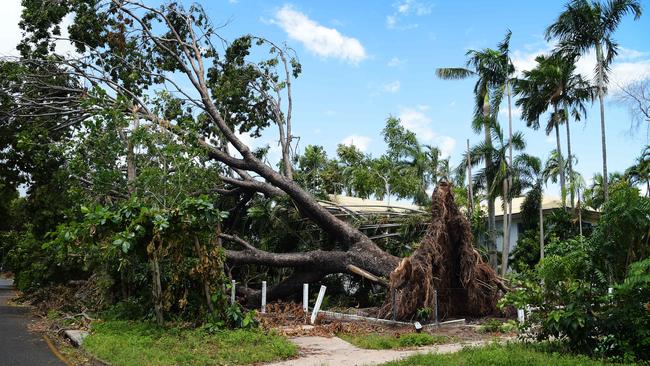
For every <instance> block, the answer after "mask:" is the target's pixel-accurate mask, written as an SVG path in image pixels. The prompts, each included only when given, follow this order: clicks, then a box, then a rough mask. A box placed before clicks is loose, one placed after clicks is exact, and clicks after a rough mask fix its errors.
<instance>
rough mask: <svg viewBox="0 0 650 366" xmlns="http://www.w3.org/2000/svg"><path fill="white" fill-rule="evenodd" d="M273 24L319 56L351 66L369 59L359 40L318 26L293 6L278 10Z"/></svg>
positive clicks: (332, 29)
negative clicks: (344, 62) (338, 60)
mask: <svg viewBox="0 0 650 366" xmlns="http://www.w3.org/2000/svg"><path fill="white" fill-rule="evenodd" d="M273 23H275V24H277V25H279V26H280V27H281V28H282V29H284V31H285V32H287V34H288V35H289V38H291V39H294V40H296V41H299V42H300V43H302V45H303V46H305V47H306V48H307V49H308V50H309V51H311V52H313V53H315V54H316V55H318V56H321V57H324V58H330V57H331V58H337V59H340V60H343V61H346V62H348V63H351V64H358V63H359V62H360V61H363V60H364V59H366V58H367V57H368V56H367V54H366V50H365V49H364V48H363V46H362V45H361V42H359V40H357V39H356V38H352V37H347V36H344V35H342V34H341V33H339V31H337V30H336V29H334V28H327V27H324V26H322V25H320V24H318V23H317V22H315V21H313V20H311V19H309V17H307V16H306V15H305V14H303V13H301V12H299V11H297V10H295V9H294V8H293V7H292V6H291V5H285V6H283V7H282V8H281V9H280V10H278V12H277V13H276V14H275V19H274V20H273Z"/></svg>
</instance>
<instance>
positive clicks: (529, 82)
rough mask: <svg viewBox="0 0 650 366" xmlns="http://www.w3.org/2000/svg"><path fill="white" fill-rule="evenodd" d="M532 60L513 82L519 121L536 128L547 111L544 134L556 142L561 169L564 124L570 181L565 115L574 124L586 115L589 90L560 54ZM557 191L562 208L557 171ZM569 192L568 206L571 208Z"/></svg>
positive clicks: (562, 172) (562, 173) (563, 186)
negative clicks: (531, 67) (531, 64)
mask: <svg viewBox="0 0 650 366" xmlns="http://www.w3.org/2000/svg"><path fill="white" fill-rule="evenodd" d="M535 61H536V62H537V66H536V67H535V68H534V69H532V70H530V71H524V73H523V78H522V79H520V80H517V82H516V85H515V90H516V92H517V94H520V95H521V98H520V99H519V100H518V101H517V105H518V106H521V107H522V118H523V119H524V120H525V121H526V123H527V125H528V126H529V127H532V128H534V129H538V128H539V119H540V116H541V115H542V114H543V113H545V112H546V111H547V110H549V109H551V110H552V113H551V115H550V118H549V120H548V122H547V125H546V133H547V134H549V133H550V132H551V131H552V130H553V129H554V130H555V138H556V143H557V149H556V151H557V159H558V164H559V165H562V166H564V164H565V162H564V161H565V160H564V157H563V156H562V147H561V141H560V128H559V125H560V123H562V122H564V123H565V124H566V125H567V146H568V150H569V159H568V162H569V179H571V170H572V162H571V160H572V157H571V143H570V137H571V133H570V129H569V124H568V123H569V115H570V114H571V115H572V116H573V118H574V119H575V120H576V121H579V120H580V118H581V116H583V115H585V114H586V111H587V109H586V106H585V102H586V101H587V100H590V99H593V96H594V93H593V88H592V87H591V86H590V85H589V83H588V82H587V81H586V80H584V79H583V78H582V76H581V75H580V74H576V73H575V68H576V67H575V64H574V62H573V58H568V57H563V56H562V55H560V54H554V55H551V56H538V57H537V58H536V59H535ZM559 175H560V188H561V192H562V206H566V180H565V170H564V169H561V170H559ZM573 197H574V195H573V191H572V193H571V205H572V206H573Z"/></svg>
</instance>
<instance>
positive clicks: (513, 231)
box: [495, 215, 521, 251]
mask: <svg viewBox="0 0 650 366" xmlns="http://www.w3.org/2000/svg"><path fill="white" fill-rule="evenodd" d="M495 221H496V229H497V250H498V251H501V250H502V249H503V220H499V218H498V217H497V218H496V220H495ZM520 223H521V219H520V218H519V217H514V215H513V217H512V225H511V226H510V251H512V250H513V249H514V248H515V246H516V245H517V239H518V238H519V229H518V228H519V225H518V224H520Z"/></svg>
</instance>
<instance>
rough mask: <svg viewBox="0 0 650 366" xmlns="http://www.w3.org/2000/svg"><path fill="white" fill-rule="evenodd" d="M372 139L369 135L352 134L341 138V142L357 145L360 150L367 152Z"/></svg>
mask: <svg viewBox="0 0 650 366" xmlns="http://www.w3.org/2000/svg"><path fill="white" fill-rule="evenodd" d="M370 141H372V139H371V138H370V137H368V136H359V135H350V136H348V137H346V138H344V139H343V140H341V144H343V145H349V146H355V147H356V148H357V149H359V150H360V151H363V152H365V151H366V150H368V146H369V145H370Z"/></svg>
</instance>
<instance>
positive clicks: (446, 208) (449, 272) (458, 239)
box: [380, 183, 505, 321]
mask: <svg viewBox="0 0 650 366" xmlns="http://www.w3.org/2000/svg"><path fill="white" fill-rule="evenodd" d="M432 201H433V202H432V204H433V208H432V211H433V212H432V218H431V223H429V227H428V229H427V232H426V234H425V236H424V237H423V238H422V241H421V242H420V245H419V247H418V248H417V249H416V250H415V252H413V254H412V255H411V256H410V257H407V258H404V259H402V261H401V263H400V264H399V266H398V267H397V268H395V270H393V272H391V274H390V282H389V291H388V296H387V298H386V302H385V304H384V305H383V306H382V308H381V311H380V315H381V316H382V317H384V318H392V316H393V304H395V308H396V317H397V319H399V320H406V321H410V320H413V319H415V318H416V316H417V315H418V310H421V309H425V308H428V309H431V310H434V309H435V308H436V304H435V296H434V290H437V291H438V315H439V316H440V318H441V319H444V318H447V317H450V316H456V315H463V316H483V315H487V314H490V313H492V312H494V311H495V307H496V301H497V299H498V292H499V289H505V286H504V285H503V283H502V282H501V281H500V279H499V277H498V276H497V274H496V272H495V271H494V270H493V269H492V268H491V267H490V266H489V265H488V264H486V263H484V262H483V261H482V259H481V256H480V255H479V254H478V252H477V251H476V250H475V249H474V247H473V245H472V233H471V230H470V226H469V222H468V221H467V219H466V218H465V216H464V215H463V214H462V213H461V212H460V211H459V210H458V207H457V206H456V204H455V203H454V197H453V195H452V194H451V186H450V185H449V184H447V183H440V184H439V185H438V188H436V190H435V191H434V192H433V196H432ZM393 296H395V299H393ZM422 313H424V312H421V313H420V314H422ZM431 317H433V312H430V316H429V318H431Z"/></svg>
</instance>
